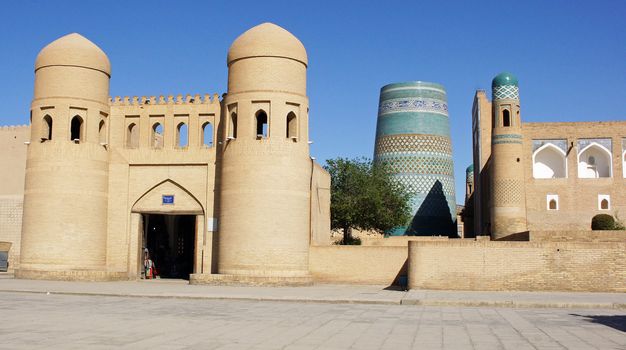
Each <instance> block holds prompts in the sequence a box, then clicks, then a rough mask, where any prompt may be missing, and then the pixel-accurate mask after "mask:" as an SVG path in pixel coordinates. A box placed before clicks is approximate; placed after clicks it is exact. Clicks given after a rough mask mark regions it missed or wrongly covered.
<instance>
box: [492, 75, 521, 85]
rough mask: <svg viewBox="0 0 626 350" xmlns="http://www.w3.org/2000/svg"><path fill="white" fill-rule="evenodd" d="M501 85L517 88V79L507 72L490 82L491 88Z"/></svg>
mask: <svg viewBox="0 0 626 350" xmlns="http://www.w3.org/2000/svg"><path fill="white" fill-rule="evenodd" d="M503 85H514V86H517V78H516V77H515V76H514V75H513V74H511V73H509V72H502V73H500V74H498V75H496V77H495V78H493V80H492V81H491V87H494V86H503Z"/></svg>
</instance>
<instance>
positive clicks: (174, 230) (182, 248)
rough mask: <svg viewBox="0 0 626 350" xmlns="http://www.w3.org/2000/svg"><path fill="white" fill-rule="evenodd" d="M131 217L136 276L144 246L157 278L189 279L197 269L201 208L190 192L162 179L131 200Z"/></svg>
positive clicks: (201, 234)
mask: <svg viewBox="0 0 626 350" xmlns="http://www.w3.org/2000/svg"><path fill="white" fill-rule="evenodd" d="M131 216H132V217H131V224H132V225H133V226H134V227H135V228H136V231H134V232H136V234H137V236H136V237H137V244H136V245H135V246H136V248H137V249H136V250H135V252H136V254H137V259H136V260H135V259H131V261H136V262H137V277H140V276H141V273H142V272H143V257H144V252H145V250H146V249H147V250H148V252H149V254H150V258H151V259H152V260H153V261H154V263H155V265H156V268H157V270H158V274H159V276H160V277H161V278H182V279H189V275H190V274H192V273H198V272H201V262H202V256H201V255H202V249H201V247H202V245H203V232H204V230H205V227H204V210H203V208H202V205H201V204H200V202H198V200H197V199H196V198H195V197H194V196H193V195H192V194H191V193H189V192H188V191H187V190H185V189H184V188H183V187H181V186H180V185H178V184H177V183H175V182H173V181H171V180H166V181H163V182H161V183H160V184H158V185H156V186H154V187H153V188H152V189H150V190H149V191H147V192H146V193H145V194H144V195H143V196H141V198H139V199H138V200H137V201H136V202H135V204H134V205H133V207H132V212H131ZM131 249H132V248H131Z"/></svg>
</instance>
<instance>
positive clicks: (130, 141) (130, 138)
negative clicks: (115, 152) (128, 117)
mask: <svg viewBox="0 0 626 350" xmlns="http://www.w3.org/2000/svg"><path fill="white" fill-rule="evenodd" d="M138 129H139V128H138V127H137V125H136V124H135V123H131V124H130V125H128V128H127V129H126V147H127V148H137V146H139V132H138Z"/></svg>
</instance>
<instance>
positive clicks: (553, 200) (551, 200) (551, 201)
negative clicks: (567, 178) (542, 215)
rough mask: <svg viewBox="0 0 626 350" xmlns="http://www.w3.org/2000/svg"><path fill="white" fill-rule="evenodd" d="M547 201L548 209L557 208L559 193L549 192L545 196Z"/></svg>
mask: <svg viewBox="0 0 626 350" xmlns="http://www.w3.org/2000/svg"><path fill="white" fill-rule="evenodd" d="M546 200H547V202H548V210H559V195H558V194H549V195H547V196H546Z"/></svg>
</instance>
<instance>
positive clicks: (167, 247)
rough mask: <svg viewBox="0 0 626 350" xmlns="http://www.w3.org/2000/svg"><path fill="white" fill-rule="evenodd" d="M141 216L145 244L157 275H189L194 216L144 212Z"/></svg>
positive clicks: (193, 241)
mask: <svg viewBox="0 0 626 350" xmlns="http://www.w3.org/2000/svg"><path fill="white" fill-rule="evenodd" d="M143 220H144V240H143V243H144V248H147V249H148V251H149V252H150V258H151V259H152V261H153V262H154V265H155V266H156V269H157V271H158V275H159V277H161V278H183V279H189V274H191V273H193V264H194V250H195V238H196V216H195V215H158V214H144V215H143ZM141 263H142V265H143V259H142V262H141Z"/></svg>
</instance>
